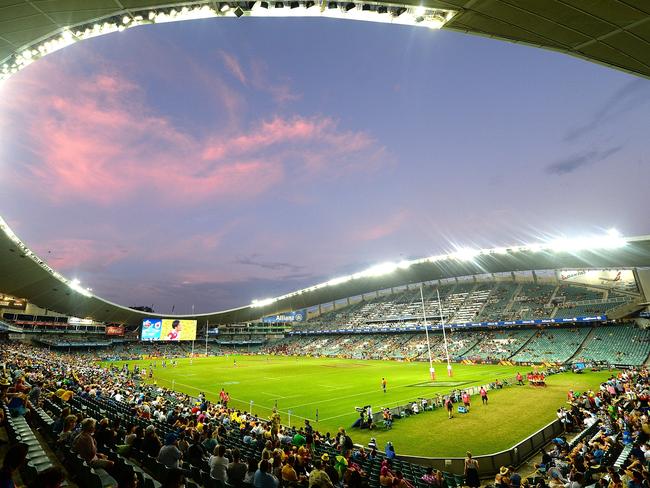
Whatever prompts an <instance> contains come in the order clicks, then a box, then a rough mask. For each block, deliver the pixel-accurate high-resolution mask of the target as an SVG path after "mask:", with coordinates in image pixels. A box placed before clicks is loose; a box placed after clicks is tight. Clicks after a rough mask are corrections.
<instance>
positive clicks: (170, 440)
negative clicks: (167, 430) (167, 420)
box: [157, 434, 183, 469]
mask: <svg viewBox="0 0 650 488" xmlns="http://www.w3.org/2000/svg"><path fill="white" fill-rule="evenodd" d="M182 458H183V453H182V452H181V451H180V449H179V448H178V438H177V437H176V434H167V437H165V445H164V446H163V447H161V448H160V452H159V453H158V458H157V459H158V462H160V463H162V464H164V465H165V467H166V468H168V469H174V468H180V463H181V459H182Z"/></svg>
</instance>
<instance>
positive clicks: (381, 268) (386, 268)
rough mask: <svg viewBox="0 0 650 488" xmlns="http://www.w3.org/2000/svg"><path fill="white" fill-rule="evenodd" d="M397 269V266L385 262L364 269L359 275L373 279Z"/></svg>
mask: <svg viewBox="0 0 650 488" xmlns="http://www.w3.org/2000/svg"><path fill="white" fill-rule="evenodd" d="M396 269H397V264H395V263H391V262H387V263H381V264H378V265H376V266H373V267H371V268H368V269H366V270H365V271H362V272H361V273H359V274H360V275H361V276H370V277H375V276H381V275H385V274H388V273H392V272H393V271H395V270H396Z"/></svg>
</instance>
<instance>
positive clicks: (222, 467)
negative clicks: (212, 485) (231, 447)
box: [209, 444, 229, 483]
mask: <svg viewBox="0 0 650 488" xmlns="http://www.w3.org/2000/svg"><path fill="white" fill-rule="evenodd" d="M225 456H226V446H225V445H223V444H219V445H218V446H217V447H215V448H214V452H213V453H212V456H210V461H209V464H210V477H212V478H214V479H215V480H219V481H223V482H224V483H225V482H226V481H227V479H228V473H227V470H228V464H229V463H228V459H227V458H226V457H225Z"/></svg>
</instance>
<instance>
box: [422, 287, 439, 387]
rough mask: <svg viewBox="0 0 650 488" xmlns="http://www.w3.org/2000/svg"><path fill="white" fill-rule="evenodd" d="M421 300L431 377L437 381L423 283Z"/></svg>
mask: <svg viewBox="0 0 650 488" xmlns="http://www.w3.org/2000/svg"><path fill="white" fill-rule="evenodd" d="M420 300H421V301H422V321H423V322H424V333H425V334H426V336H427V352H428V353H429V376H431V379H432V380H435V379H436V370H435V369H434V368H433V359H431V343H430V342H429V324H427V311H426V308H425V306H424V292H423V291H422V283H420Z"/></svg>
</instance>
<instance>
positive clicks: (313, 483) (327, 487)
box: [309, 459, 334, 488]
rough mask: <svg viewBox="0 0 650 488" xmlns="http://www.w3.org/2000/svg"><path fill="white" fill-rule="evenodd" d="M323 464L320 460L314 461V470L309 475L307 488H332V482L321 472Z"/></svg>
mask: <svg viewBox="0 0 650 488" xmlns="http://www.w3.org/2000/svg"><path fill="white" fill-rule="evenodd" d="M322 468H323V464H322V462H321V460H320V459H317V460H315V461H314V469H312V471H311V473H309V488H314V487H317V488H334V485H333V484H332V480H330V477H329V476H327V473H326V472H325V471H323V469H322Z"/></svg>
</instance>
